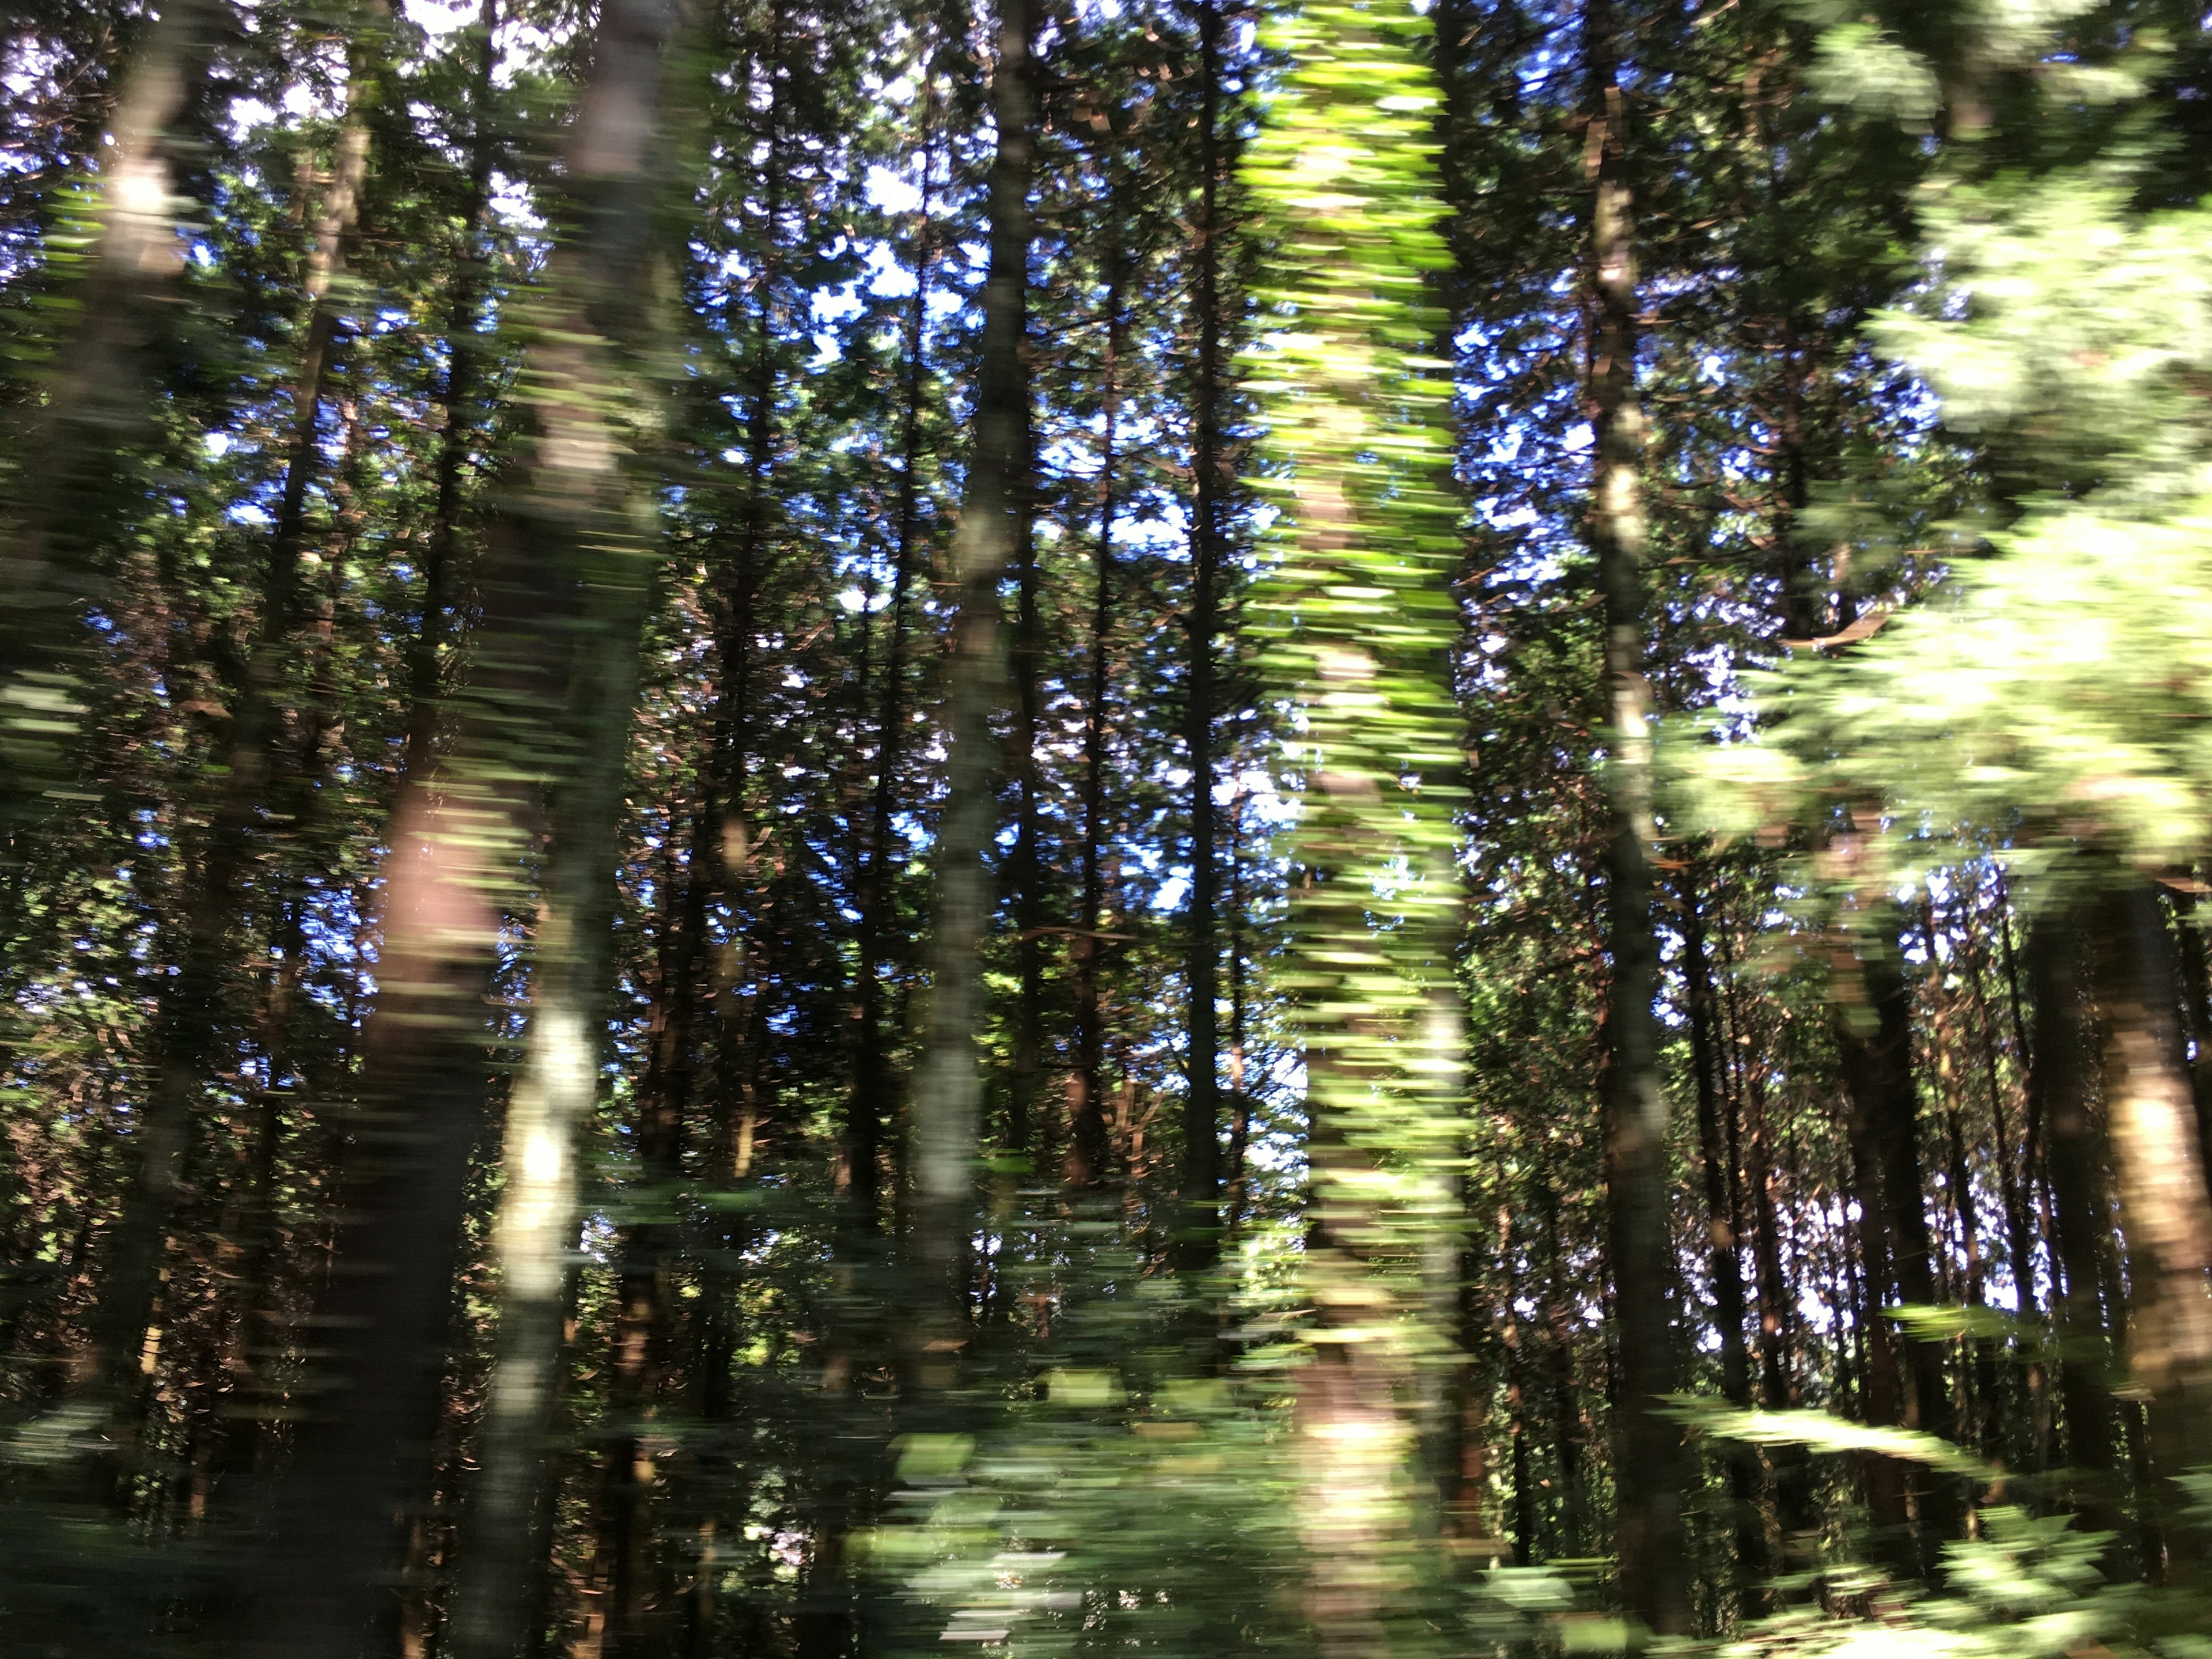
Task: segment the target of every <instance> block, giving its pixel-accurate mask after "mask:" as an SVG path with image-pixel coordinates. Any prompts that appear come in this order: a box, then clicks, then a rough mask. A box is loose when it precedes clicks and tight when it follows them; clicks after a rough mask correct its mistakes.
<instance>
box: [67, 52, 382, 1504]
mask: <svg viewBox="0 0 2212 1659" xmlns="http://www.w3.org/2000/svg"><path fill="white" fill-rule="evenodd" d="M371 27H375V23H374V21H368V22H364V23H363V24H362V29H363V30H364V31H366V30H367V29H368V28H371ZM350 59H351V69H352V73H351V76H350V77H349V83H348V90H349V102H348V106H347V112H346V117H345V119H344V121H343V124H342V125H341V126H340V129H339V134H338V140H337V155H336V158H335V162H334V165H333V167H332V170H331V185H330V188H329V191H328V193H327V194H326V195H325V197H324V198H323V204H322V212H321V215H320V216H319V220H318V222H317V224H316V228H315V236H314V240H313V244H312V245H311V246H310V248H309V251H308V255H307V269H306V271H305V273H304V276H303V284H304V288H305V290H306V294H307V303H308V313H307V332H306V338H305V341H304V343H303V344H302V348H301V357H300V361H299V362H298V364H297V365H296V367H295V372H294V377H293V382H292V387H291V435H290V442H289V453H288V454H287V456H286V459H285V468H284V483H283V490H282V493H281V497H280V500H279V504H278V507H277V510H276V519H275V522H274V526H273V529H272V532H271V535H270V542H269V553H268V561H267V563H266V564H265V566H264V568H263V572H262V591H261V615H260V618H259V626H258V633H257V636H256V638H255V640H254V643H253V647H252V656H251V658H250V659H249V660H248V662H247V664H246V675H245V684H243V686H241V687H240V689H239V692H238V699H237V701H238V708H237V711H236V713H235V714H234V715H233V717H232V719H231V720H230V722H229V726H228V730H227V731H226V732H224V733H223V735H222V764H221V765H220V767H219V768H218V769H216V770H215V774H214V779H213V784H214V789H215V799H213V800H212V801H210V802H209V803H208V808H207V810H208V819H209V823H208V831H207V836H206V840H205V842H204V845H203V847H202V849H201V855H200V858H199V860H198V868H197V871H196V872H194V875H193V878H192V879H191V884H190V886H189V889H188V891H187V894H186V903H185V918H184V927H183V930H182V931H183V933H184V938H183V939H182V941H181V943H180V945H179V949H178V952H177V957H178V959H177V964H176V968H177V970H176V972H175V974H174V975H172V976H171V977H170V978H168V979H167V981H165V982H164V983H163V985H162V987H161V1012H160V1014H159V1016H158V1030H159V1033H160V1035H159V1036H158V1038H157V1046H158V1048H159V1052H160V1055H161V1059H160V1062H159V1065H158V1066H157V1067H156V1070H155V1078H154V1080H153V1086H152V1087H151V1089H150V1090H149V1091H148V1096H147V1099H146V1102H145V1106H144V1111H143V1116H142V1118H141V1120H140V1122H139V1124H138V1127H137V1135H136V1137H135V1138H136V1139H137V1140H138V1141H139V1142H140V1146H139V1147H138V1149H137V1167H136V1169H135V1170H134V1171H133V1176H132V1180H131V1186H130V1188H129V1189H128V1190H127V1191H126V1192H125V1195H124V1200H123V1210H122V1214H121V1217H120V1218H119V1219H118V1222H117V1224H116V1227H115V1235H116V1237H115V1242H114V1243H113V1245H112V1247H111V1255H110V1257H109V1261H108V1267H107V1272H106V1277H105V1279H104V1281H103V1285H102V1293H101V1297H100V1307H99V1314H98V1317H97V1319H96V1320H95V1322H94V1333H93V1337H94V1340H93V1350H94V1355H96V1356H97V1361H96V1363H97V1364H98V1367H99V1378H98V1383H97V1386H98V1388H99V1390H100V1397H101V1400H102V1402H103V1405H104V1407H105V1409H106V1413H108V1415H109V1417H110V1419H111V1431H110V1437H109V1443H110V1447H111V1454H110V1455H111V1462H113V1463H115V1464H117V1465H118V1468H117V1469H116V1471H115V1472H116V1474H118V1478H122V1477H124V1476H125V1475H126V1474H127V1471H128V1468H129V1466H130V1464H131V1461H132V1459H133V1457H134V1456H135V1451H136V1446H137V1418H138V1415H139V1408H140V1406H141V1403H142V1400H143V1395H144V1393H145V1390H146V1387H147V1383H146V1382H145V1380H144V1379H148V1378H150V1377H151V1376H153V1374H154V1365H155V1358H156V1353H155V1350H156V1347H157V1346H158V1344H159V1340H160V1338H159V1334H158V1333H155V1334H152V1335H151V1336H149V1330H150V1329H151V1328H152V1326H153V1322H154V1315H155V1300H156V1296H157V1291H158V1286H159V1283H160V1279H161V1260H162V1256H163V1255H164V1253H165V1251H166V1248H167V1241H168V1237H169V1231H170V1226H171V1223H172V1221H173V1217H174V1212H175V1209H176V1206H177V1201H178V1199H179V1195H180V1194H181V1192H182V1189H183V1181H184V1174H185V1162H186V1159H187V1157H188V1155H189V1153H190V1151H191V1141H192V1131H193V1127H194V1123H195V1121H196V1119H197V1115H198V1113H197V1108H198V1106H199V1104H200V1102H201V1098H202V1097H203V1094H204V1091H205V1089H206V1087H207V1084H208V1081H209V1078H210V1073H212V1072H213V1071H214V1070H216V1068H217V1066H219V1064H220V1060H219V1054H218V1050H219V1048H220V1047H221V1045H222V1042H223V1041H224V1037H225V1033H226V1030H227V1029H228V1025H229V1021H228V1018H226V1010H225V1006H224V1005H225V1003H226V1001H227V1000H228V999H227V995H226V993H227V990H228V987H227V984H226V981H227V980H228V977H229V974H228V969H229V968H230V965H231V963H230V957H231V954H232V953H231V951H230V949H229V947H230V945H231V942H232V937H233V933H234V927H235V924H236V915H235V913H236V910H237V908H238V906H237V901H238V898H239V887H240V882H241V881H242V880H243V879H244V878H245V877H246V871H247V866H248V864H249V862H250V860H251V859H252V847H253V832H254V830H255V829H256V827H257V824H258V820H259V818H260V817H261V814H262V812H263V811H264V808H265V807H267V806H268V805H269V804H270V802H269V795H270V788H271V786H272V783H273V781H274V774H275V772H276V769H277V766H278V763H279V760H280V758H281V757H280V754H279V749H280V745H281V742H282V738H283V732H282V730H281V726H280V717H281V711H280V710H279V708H278V707H277V690H278V682H279V679H280V677H281V675H282V672H283V658H284V657H286V656H287V655H288V654H289V653H290V651H291V649H292V644H293V640H292V635H293V633H294V624H295V621H296V617H295V614H294V613H295V609H296V606H295V592H296V590H297V588H298V585H299V584H298V575H299V564H300V556H301V552H302V551H303V550H304V548H305V543H306V523H307V489H308V485H309V483H310V482H311V481H312V479H313V477H314V476H315V474H316V473H317V472H318V471H319V470H320V469H319V459H320V451H319V445H318V441H317V440H318V437H319V426H320V420H321V414H322V407H323V401H324V398H325V391H326V388H327V384H328V380H329V377H330V371H331V363H332V357H333V353H334V348H335V346H336V343H337V329H338V321H339V309H338V307H337V304H336V303H335V302H334V301H332V300H331V292H330V290H331V283H332V282H333V281H334V280H335V279H336V278H337V277H338V276H341V275H342V274H343V271H344V269H345V260H346V255H347V253H348V252H349V248H350V246H351V244H352V242H353V240H354V234H355V229H356V220H357V217H358V209H359V204H360V196H361V187H362V182H363V180H364V179H365V178H366V176H367V173H368V121H367V118H366V117H365V115H364V112H363V110H362V102H363V100H373V99H374V96H375V94H376V90H377V88H376V84H375V76H376V72H377V68H378V65H377V63H376V59H375V56H374V52H373V51H372V49H370V48H369V47H368V46H366V45H365V44H364V42H363V40H362V39H361V38H360V37H357V38H356V41H355V44H354V46H353V50H352V52H351V53H350Z"/></svg>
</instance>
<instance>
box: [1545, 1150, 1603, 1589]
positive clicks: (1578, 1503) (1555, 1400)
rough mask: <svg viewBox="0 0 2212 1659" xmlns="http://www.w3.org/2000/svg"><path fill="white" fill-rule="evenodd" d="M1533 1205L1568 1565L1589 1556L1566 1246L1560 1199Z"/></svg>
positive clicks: (1549, 1194)
mask: <svg viewBox="0 0 2212 1659" xmlns="http://www.w3.org/2000/svg"><path fill="white" fill-rule="evenodd" d="M1537 1205H1538V1207H1539V1208H1541V1210H1542V1212H1543V1216H1544V1242H1545V1249H1546V1272H1545V1279H1544V1327H1545V1336H1546V1339H1547V1340H1546V1343H1545V1356H1544V1358H1545V1362H1546V1364H1545V1369H1546V1370H1547V1372H1548V1373H1549V1376H1548V1378H1547V1381H1548V1382H1549V1383H1551V1395H1552V1398H1551V1402H1550V1403H1551V1407H1552V1456H1553V1462H1554V1463H1555V1464H1556V1465H1557V1466H1558V1468H1559V1553H1560V1554H1561V1555H1563V1556H1565V1557H1567V1558H1569V1559H1577V1558H1579V1557H1582V1556H1584V1555H1587V1554H1588V1553H1589V1541H1590V1540H1589V1498H1588V1496H1587V1494H1586V1492H1585V1490H1584V1482H1583V1415H1582V1407H1581V1404H1580V1403H1579V1400H1578V1398H1577V1391H1576V1388H1575V1318H1574V1302H1573V1296H1572V1292H1571V1290H1570V1289H1569V1287H1568V1285H1567V1253H1566V1243H1565V1240H1564V1239H1562V1238H1561V1237H1560V1236H1559V1194H1557V1193H1555V1192H1553V1190H1552V1188H1550V1187H1549V1186H1546V1187H1545V1188H1542V1189H1541V1191H1540V1192H1539V1193H1538V1194H1537Z"/></svg>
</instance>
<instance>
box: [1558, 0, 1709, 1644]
mask: <svg viewBox="0 0 2212 1659" xmlns="http://www.w3.org/2000/svg"><path fill="white" fill-rule="evenodd" d="M1620 33H1621V31H1620V24H1619V22H1618V21H1617V19H1616V18H1615V16H1614V13H1613V5H1612V3H1611V0H1585V9H1584V11H1583V62H1584V64H1585V66H1586V74H1587V76H1588V91H1587V93H1586V95H1585V100H1584V108H1585V113H1586V116H1587V118H1588V120H1589V141H1588V143H1587V146H1586V149H1585V154H1586V155H1588V156H1589V163H1590V169H1591V173H1592V175H1593V176H1592V178H1591V187H1592V191H1593V197H1594V200H1593V207H1592V212H1591V216H1590V230H1589V264H1590V279H1589V280H1590V294H1591V299H1592V301H1593V308H1594V310H1595V325H1594V331H1593V333H1592V336H1591V339H1590V368H1589V381H1588V386H1587V388H1586V392H1585V397H1586V407H1587V408H1588V410H1589V422H1590V434H1591V437H1590V453H1591V454H1592V455H1593V456H1594V457H1595V472H1594V474H1593V476H1592V478H1591V481H1590V506H1589V520H1588V529H1587V531H1586V532H1585V533H1586V535H1587V537H1588V539H1589V546H1590V551H1591V553H1592V555H1593V556H1594V557H1595V561H1596V564H1597V580H1598V586H1599V588H1600V589H1601V592H1602V593H1603V595H1604V599H1605V640H1606V644H1605V685H1606V700H1607V706H1608V708H1609V711H1610V714H1609V722H1608V726H1607V739H1606V741H1607V756H1606V766H1605V779H1606V788H1607V797H1608V800H1607V807H1608V815H1609V822H1608V823H1607V850H1606V904H1607V924H1606V927H1607V950H1608V953H1609V954H1610V956H1611V958H1612V973H1611V975H1610V977H1609V980H1608V988H1607V996H1606V1010H1605V1028H1604V1053H1603V1066H1602V1075H1601V1092H1602V1109H1603V1113H1604V1125H1605V1189H1606V1221H1607V1239H1606V1242H1607V1249H1608V1251H1609V1254H1610V1258H1611V1267H1612V1272H1613V1328H1614V1348H1615V1352H1616V1353H1617V1356H1618V1358H1617V1360H1616V1364H1617V1367H1618V1370H1617V1372H1616V1375H1617V1376H1618V1378H1619V1381H1620V1402H1619V1407H1618V1409H1617V1413H1616V1422H1615V1431H1614V1437H1615V1440H1616V1442H1617V1450H1616V1453H1615V1456H1614V1462H1613V1468H1614V1473H1615V1480H1616V1483H1617V1486H1618V1490H1619V1492H1620V1502H1619V1506H1618V1511H1617V1517H1616V1521H1617V1534H1618V1539H1619V1542H1620V1583H1621V1594H1622V1598H1623V1600H1624V1601H1626V1603H1627V1605H1628V1607H1629V1608H1630V1609H1631V1610H1632V1612H1633V1613H1636V1614H1637V1615H1638V1617H1639V1618H1641V1619H1642V1620H1644V1623H1645V1624H1646V1625H1647V1626H1650V1629H1651V1630H1653V1631H1654V1632H1657V1633H1659V1634H1662V1635H1687V1634H1689V1633H1690V1630H1691V1616H1690V1604H1689V1560H1688V1557H1687V1554H1686V1534H1685V1533H1684V1531H1683V1526H1682V1465H1683V1462H1684V1458H1683V1453H1682V1433H1681V1429H1680V1425H1677V1424H1675V1423H1674V1422H1673V1421H1672V1420H1671V1419H1668V1417H1667V1416H1666V1415H1664V1413H1663V1410H1662V1401H1663V1400H1664V1398H1665V1397H1666V1396H1667V1395H1670V1394H1672V1393H1673V1392H1674V1389H1675V1387H1676V1386H1677V1367H1676V1358H1675V1346H1676V1334H1675V1331H1674V1321H1673V1318H1672V1317H1671V1314H1672V1307H1671V1303H1672V1297H1673V1290H1672V1286H1671V1284H1670V1275H1669V1273H1668V1267H1667V1263H1668V1261H1669V1259H1670V1258H1671V1255H1672V1253H1673V1249H1674V1243H1673V1236H1672V1234H1673V1230H1672V1227H1671V1225H1670V1224H1669V1221H1668V1188H1669V1184H1670V1183H1669V1180H1668V1159H1667V1125H1668V1109H1667V1098H1666V1094H1665V1091H1663V1090H1662V1088H1661V1086H1660V1081H1659V1065H1658V1031H1657V1024H1656V1018H1655V1017H1654V1015H1653V1012H1652V999H1653V997H1654V995H1655V994H1656V989H1657V979H1658V960H1659V953H1658V945H1657V940H1656V936H1655V934H1654V933H1653V930H1652V921H1651V901H1652V880H1651V866H1650V848H1651V847H1652V845H1653V843H1654V842H1655V840H1656V830H1655V829H1654V827H1653V823H1652V819H1651V735H1650V718H1651V712H1652V711H1651V690H1650V682H1649V681H1648V680H1647V679H1646V678H1644V570H1643V558H1644V506H1643V501H1642V485H1641V482H1640V470H1641V466H1642V457H1643V450H1644V414H1643V410H1642V408H1641V406H1640V405H1639V404H1638V401H1637V392H1636V356H1637V350H1638V340H1639V331H1638V316H1639V314H1640V312H1641V305H1640V302H1639V301H1638V295H1637V277H1636V252H1635V234H1636V232H1635V222H1634V219H1633V216H1632V211H1633V208H1632V197H1631V194H1630V191H1629V184H1628V169H1627V156H1626V131H1625V125H1626V109H1627V100H1626V97H1625V96H1624V94H1623V92H1622V89H1621V86H1620V46H1621V41H1620Z"/></svg>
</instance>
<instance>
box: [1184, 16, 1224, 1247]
mask: <svg viewBox="0 0 2212 1659" xmlns="http://www.w3.org/2000/svg"><path fill="white" fill-rule="evenodd" d="M1198 31H1199V77H1200V79H1199V99H1200V101H1199V135H1198V144H1199V208H1198V223H1197V225H1196V227H1195V228H1194V234H1195V238H1196V241H1197V248H1196V252H1197V256H1198V258H1197V274H1196V279H1195V284H1194V292H1193V294H1192V296H1191V304H1192V305H1193V307H1194V308H1195V309H1196V311H1197V313H1198V363H1197V381H1196V384H1195V386H1194V387H1193V389H1192V393H1191V396H1192V401H1193V404H1194V408H1193V410H1192V417H1193V425H1194V435H1193V441H1192V445H1191V473H1192V492H1193V497H1194V499H1193V502H1192V507H1193V511H1192V516H1191V532H1190V563H1191V576H1190V583H1191V586H1190V680H1189V697H1190V704H1189V707H1188V708H1187V709H1186V710H1185V711H1184V713H1185V738H1184V741H1185V744H1186V747H1187V750H1188V755H1189V757H1190V774H1191V776H1190V908H1189V911H1188V924H1187V928H1188V931H1187V937H1186V939H1185V951H1184V968H1183V977H1184V980H1185V981H1186V983H1187V986H1188V993H1189V997H1190V1055H1189V1060H1188V1075H1187V1081H1186V1087H1185V1092H1184V1096H1183V1124H1182V1141H1183V1149H1182V1182H1181V1187H1182V1218H1181V1224H1180V1239H1181V1248H1180V1249H1179V1251H1178V1256H1179V1265H1180V1266H1182V1267H1183V1268H1185V1269H1186V1270H1187V1271H1195V1270H1200V1269H1203V1268H1205V1267H1210V1266H1211V1265H1212V1263H1213V1261H1215V1259H1216V1258H1217V1257H1218V1255H1219V1253H1220V1233H1221V1169H1220V1162H1221V1155H1220V1150H1219V1141H1218V1136H1219V1134H1220V1121H1221V1107H1220V1098H1219V1090H1220V1082H1219V1079H1220V1068H1221V1054H1220V1048H1221V1044H1220V1037H1219V1035H1218V1031H1217V1030H1216V1026H1215V1018H1214V1017H1215V1002H1216V1000H1217V999H1218V996H1219V995H1220V954H1221V953H1220V947H1219V945H1218V942H1217V940H1216V937H1215V923H1216V921H1217V912H1218V910H1219V908H1220V904H1221V877H1220V869H1219V852H1218V842H1219V840H1220V836H1219V832H1218V829H1217V827H1216V824H1215V814H1214V805H1213V782H1214V757H1213V723H1214V716H1215V708H1214V703H1215V701H1216V693H1215V690H1214V660H1213V658H1214V636H1215V635H1216V634H1217V633H1218V630H1219V628H1220V617H1219V605H1220V599H1219V594H1218V586H1219V584H1220V580H1221V461H1222V456H1221V406H1220V405H1221V295H1220V271H1221V248H1220V243H1221V234H1220V225H1219V222H1218V210H1219V201H1218V186H1219V174H1220V171H1221V155H1220V141H1219V133H1220V125H1221V116H1220V106H1221V14H1220V11H1219V9H1218V6H1217V5H1216V3H1215V0H1200V4H1199V7H1198Z"/></svg>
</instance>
